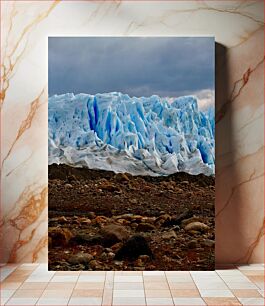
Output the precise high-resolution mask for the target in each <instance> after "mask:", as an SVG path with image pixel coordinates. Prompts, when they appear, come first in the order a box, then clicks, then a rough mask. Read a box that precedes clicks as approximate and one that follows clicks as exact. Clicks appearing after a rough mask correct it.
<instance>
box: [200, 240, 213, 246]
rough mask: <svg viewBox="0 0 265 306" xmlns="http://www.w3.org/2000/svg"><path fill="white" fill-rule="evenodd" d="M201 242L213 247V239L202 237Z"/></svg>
mask: <svg viewBox="0 0 265 306" xmlns="http://www.w3.org/2000/svg"><path fill="white" fill-rule="evenodd" d="M202 244H203V245H205V246H207V247H213V246H214V245H215V242H214V241H213V240H210V239H204V240H203V241H202Z"/></svg>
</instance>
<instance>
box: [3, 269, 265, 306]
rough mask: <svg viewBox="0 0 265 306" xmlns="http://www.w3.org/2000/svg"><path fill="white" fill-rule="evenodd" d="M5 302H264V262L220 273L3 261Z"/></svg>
mask: <svg viewBox="0 0 265 306" xmlns="http://www.w3.org/2000/svg"><path fill="white" fill-rule="evenodd" d="M0 273H1V274H0V276H1V305H27V306H30V305H93V306H96V305H122V306H125V305H134V306H136V305H148V306H149V305H150V306H156V305H166V306H170V305H218V306H219V305H264V304H265V303H264V265H263V264H253V265H242V266H232V265H229V266H228V265H226V266H220V267H217V270H216V271H208V272H207V271H202V272H201V271H196V272H195V271H194V272H188V271H187V272H186V271H183V272H182V271H168V272H163V271H158V272H157V271H150V272H148V271H146V272H145V271H144V272H125V271H122V272H118V271H115V272H112V271H111V272H89V271H87V272H86V271H83V272H73V271H72V272H67V271H66V272H52V271H48V270H47V265H46V264H21V265H15V264H7V265H2V266H1V270H0Z"/></svg>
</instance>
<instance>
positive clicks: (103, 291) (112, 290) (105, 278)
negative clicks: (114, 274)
mask: <svg viewBox="0 0 265 306" xmlns="http://www.w3.org/2000/svg"><path fill="white" fill-rule="evenodd" d="M104 275H105V278H104V286H103V290H102V295H101V306H102V305H103V297H104V292H105V287H106V279H107V272H105V274H104ZM112 291H113V290H112ZM111 304H112V302H111Z"/></svg>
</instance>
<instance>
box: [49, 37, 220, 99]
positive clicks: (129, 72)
mask: <svg viewBox="0 0 265 306" xmlns="http://www.w3.org/2000/svg"><path fill="white" fill-rule="evenodd" d="M48 56H49V95H53V94H62V93H66V92H73V93H80V92H82V93H89V94H96V93H104V92H111V91H120V92H122V93H127V94H129V95H130V96H137V97H139V96H150V95H153V94H157V95H159V96H161V97H177V96H181V95H185V94H197V93H198V94H199V95H202V99H203V95H204V94H203V93H205V95H206V96H209V94H210V95H212V92H213V90H214V38H212V37H193V38H187V37H183V38H169V37H167V38H129V37H128V38H113V37H111V38H105V37H104V38H98V37H97V38H87V37H65V38H62V37H52V38H51V37H50V38H49V54H48Z"/></svg>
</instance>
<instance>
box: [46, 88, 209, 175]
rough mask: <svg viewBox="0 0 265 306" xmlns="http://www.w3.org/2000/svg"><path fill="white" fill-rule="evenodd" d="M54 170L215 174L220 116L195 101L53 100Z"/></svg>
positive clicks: (71, 96)
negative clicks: (83, 168) (60, 167)
mask: <svg viewBox="0 0 265 306" xmlns="http://www.w3.org/2000/svg"><path fill="white" fill-rule="evenodd" d="M48 107H49V164H52V163H64V164H68V165H73V166H77V167H80V166H86V167H89V168H92V169H105V170H113V171H115V172H129V173H132V174H135V175H136V174H149V175H167V174H171V173H174V172H178V171H185V172H188V173H190V174H199V173H204V174H206V175H211V174H214V165H215V157H214V151H215V141H214V111H213V110H208V111H207V112H201V111H200V110H199V109H198V103H197V99H196V97H194V96H184V97H180V98H177V99H175V100H174V102H172V101H169V100H167V99H165V98H160V97H159V96H156V95H153V96H151V97H148V98H147V97H141V98H136V97H129V96H128V95H127V94H122V93H118V92H113V93H106V94H96V95H89V94H77V95H74V94H69V93H67V94H63V95H54V96H52V97H49V103H48Z"/></svg>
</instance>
